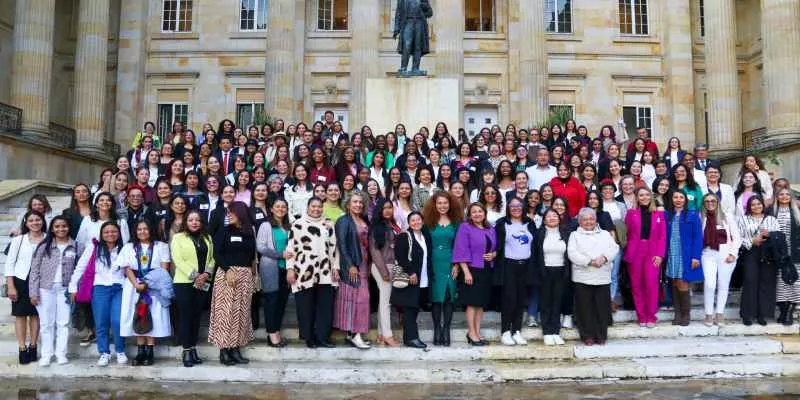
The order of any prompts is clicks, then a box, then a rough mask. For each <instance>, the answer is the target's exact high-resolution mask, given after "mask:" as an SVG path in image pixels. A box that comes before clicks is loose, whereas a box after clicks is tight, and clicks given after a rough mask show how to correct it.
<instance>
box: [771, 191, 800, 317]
mask: <svg viewBox="0 0 800 400" xmlns="http://www.w3.org/2000/svg"><path fill="white" fill-rule="evenodd" d="M772 215H773V216H775V219H776V220H778V228H780V231H781V232H783V234H784V235H785V236H786V246H787V248H788V251H789V256H790V257H791V263H792V264H793V265H794V267H795V268H796V269H800V209H798V207H797V202H795V201H794V198H793V197H792V193H791V191H790V190H789V189H788V188H782V189H778V190H776V191H775V202H774V203H773V205H772ZM776 300H777V302H778V309H779V310H780V316H779V317H778V322H780V323H782V324H784V325H786V326H790V325H792V324H793V323H794V308H795V305H796V304H797V303H798V302H800V282H795V283H794V284H793V285H787V284H786V282H784V281H783V278H782V273H781V271H780V270H779V271H778V286H777V288H776Z"/></svg>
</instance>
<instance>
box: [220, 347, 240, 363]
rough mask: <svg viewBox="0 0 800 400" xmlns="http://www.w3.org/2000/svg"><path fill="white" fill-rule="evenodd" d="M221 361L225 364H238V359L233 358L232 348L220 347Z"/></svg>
mask: <svg viewBox="0 0 800 400" xmlns="http://www.w3.org/2000/svg"><path fill="white" fill-rule="evenodd" d="M219 362H220V364H222V365H224V366H231V365H236V361H234V360H233V358H231V351H230V349H219Z"/></svg>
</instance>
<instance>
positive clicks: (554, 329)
mask: <svg viewBox="0 0 800 400" xmlns="http://www.w3.org/2000/svg"><path fill="white" fill-rule="evenodd" d="M542 270H543V271H542V286H540V287H539V314H540V318H541V320H542V321H541V322H542V334H543V335H558V333H559V332H560V331H561V309H562V307H561V304H562V303H563V301H564V287H565V286H566V284H567V275H566V272H565V271H564V267H544V268H542ZM609 291H610V289H609Z"/></svg>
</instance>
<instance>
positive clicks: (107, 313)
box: [92, 285, 125, 354]
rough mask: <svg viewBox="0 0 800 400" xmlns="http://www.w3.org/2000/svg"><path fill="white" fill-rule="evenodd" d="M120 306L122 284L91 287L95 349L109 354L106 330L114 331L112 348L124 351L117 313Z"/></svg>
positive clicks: (123, 341)
mask: <svg viewBox="0 0 800 400" xmlns="http://www.w3.org/2000/svg"><path fill="white" fill-rule="evenodd" d="M121 306H122V285H113V286H95V287H94V288H92V313H94V324H95V332H96V335H97V351H98V352H99V353H100V354H110V353H111V351H110V350H109V347H108V331H109V330H113V331H114V350H115V351H116V352H117V353H124V352H125V338H124V337H122V335H120V334H119V314H120V308H121Z"/></svg>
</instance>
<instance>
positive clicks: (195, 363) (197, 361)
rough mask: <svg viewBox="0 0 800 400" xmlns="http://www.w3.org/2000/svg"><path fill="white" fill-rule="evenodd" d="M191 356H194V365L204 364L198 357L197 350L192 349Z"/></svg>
mask: <svg viewBox="0 0 800 400" xmlns="http://www.w3.org/2000/svg"><path fill="white" fill-rule="evenodd" d="M191 354H192V363H193V364H194V365H200V364H202V363H203V359H202V358H200V356H198V355H197V348H195V347H192V349H191Z"/></svg>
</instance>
